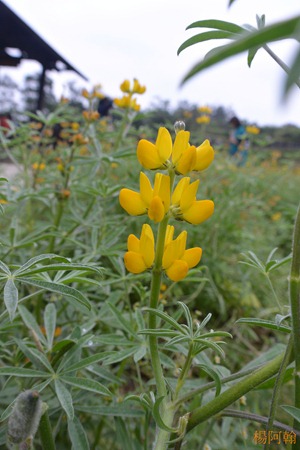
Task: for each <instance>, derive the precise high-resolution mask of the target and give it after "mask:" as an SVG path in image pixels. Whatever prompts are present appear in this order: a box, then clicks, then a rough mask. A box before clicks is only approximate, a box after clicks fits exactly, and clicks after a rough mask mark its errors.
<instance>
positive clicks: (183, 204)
mask: <svg viewBox="0 0 300 450" xmlns="http://www.w3.org/2000/svg"><path fill="white" fill-rule="evenodd" d="M198 186H199V180H196V181H194V182H193V183H191V184H190V185H189V186H187V187H186V189H185V190H184V191H183V193H182V196H181V199H180V209H181V211H182V213H184V212H185V211H186V210H187V209H189V208H190V207H191V205H192V204H193V203H194V201H195V200H196V194H197V190H198Z"/></svg>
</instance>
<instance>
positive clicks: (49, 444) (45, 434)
mask: <svg viewBox="0 0 300 450" xmlns="http://www.w3.org/2000/svg"><path fill="white" fill-rule="evenodd" d="M39 434H40V438H41V444H42V448H43V450H56V447H55V443H54V439H53V433H52V428H51V424H50V420H49V415H48V411H47V410H46V411H45V412H44V414H43V415H42V417H41V420H40V425H39Z"/></svg>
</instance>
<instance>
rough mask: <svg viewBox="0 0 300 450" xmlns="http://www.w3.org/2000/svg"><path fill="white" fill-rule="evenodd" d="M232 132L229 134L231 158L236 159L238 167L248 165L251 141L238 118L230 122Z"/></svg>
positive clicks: (233, 118)
mask: <svg viewBox="0 0 300 450" xmlns="http://www.w3.org/2000/svg"><path fill="white" fill-rule="evenodd" d="M229 124H230V126H231V131H230V134H229V156H230V157H232V158H234V159H235V163H236V165H237V166H239V167H241V166H244V165H245V164H246V161H247V158H248V150H249V140H248V138H247V132H246V129H245V127H244V126H243V125H242V124H241V122H240V120H239V119H238V118H237V117H235V116H234V117H232V118H231V119H230V121H229Z"/></svg>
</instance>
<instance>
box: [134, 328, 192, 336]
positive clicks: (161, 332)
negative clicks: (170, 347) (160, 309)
mask: <svg viewBox="0 0 300 450" xmlns="http://www.w3.org/2000/svg"><path fill="white" fill-rule="evenodd" d="M138 334H147V335H149V336H158V337H159V336H161V337H163V336H167V337H173V336H178V331H174V330H166V329H165V328H156V329H153V328H145V330H141V331H139V332H138ZM179 336H181V337H182V335H181V334H180V335H179ZM184 337H185V336H184Z"/></svg>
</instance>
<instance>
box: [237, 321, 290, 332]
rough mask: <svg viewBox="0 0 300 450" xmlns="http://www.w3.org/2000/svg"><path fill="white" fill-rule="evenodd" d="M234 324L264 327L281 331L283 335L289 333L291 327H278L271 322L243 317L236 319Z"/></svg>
mask: <svg viewBox="0 0 300 450" xmlns="http://www.w3.org/2000/svg"><path fill="white" fill-rule="evenodd" d="M236 323H246V324H247V325H253V326H255V327H264V328H268V329H270V330H275V331H282V332H283V333H291V327H289V326H286V325H278V324H277V323H276V322H272V321H271V320H264V319H257V318H255V317H254V318H250V317H249V318H247V317H243V318H241V319H238V320H237V321H236Z"/></svg>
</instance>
